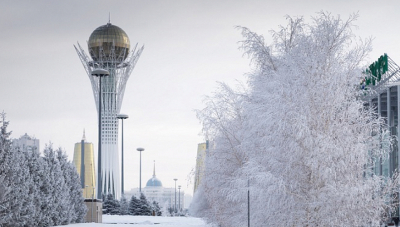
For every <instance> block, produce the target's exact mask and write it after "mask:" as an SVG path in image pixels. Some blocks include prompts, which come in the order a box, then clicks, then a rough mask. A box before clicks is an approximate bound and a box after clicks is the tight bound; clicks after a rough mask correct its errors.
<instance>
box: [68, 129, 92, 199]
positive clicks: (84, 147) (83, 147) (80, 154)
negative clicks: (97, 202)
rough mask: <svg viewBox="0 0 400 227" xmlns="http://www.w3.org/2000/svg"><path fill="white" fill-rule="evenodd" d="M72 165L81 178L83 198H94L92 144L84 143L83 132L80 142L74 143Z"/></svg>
mask: <svg viewBox="0 0 400 227" xmlns="http://www.w3.org/2000/svg"><path fill="white" fill-rule="evenodd" d="M82 159H83V160H84V161H83V162H82ZM73 163H74V165H75V168H76V170H77V171H78V173H79V176H80V178H81V186H82V190H83V197H84V198H85V199H90V198H96V190H95V187H96V174H95V162H94V149H93V143H90V142H86V137H85V132H83V137H82V140H81V142H79V143H75V148H74V160H73Z"/></svg>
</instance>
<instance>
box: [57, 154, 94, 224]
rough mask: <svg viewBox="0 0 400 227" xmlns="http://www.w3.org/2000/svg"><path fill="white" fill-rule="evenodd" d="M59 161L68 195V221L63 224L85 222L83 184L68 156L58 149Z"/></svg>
mask: <svg viewBox="0 0 400 227" xmlns="http://www.w3.org/2000/svg"><path fill="white" fill-rule="evenodd" d="M56 152H57V159H58V161H59V162H60V167H61V171H62V173H63V176H64V181H65V190H66V191H67V193H68V200H67V201H66V202H67V204H68V207H67V210H66V213H67V216H66V219H65V220H64V223H63V224H69V223H80V222H83V221H84V220H83V219H84V217H85V215H86V212H87V207H86V205H85V204H84V198H83V195H82V189H81V182H80V177H79V174H78V172H77V171H76V168H75V166H74V165H73V164H72V163H71V162H70V161H68V158H67V155H66V154H65V152H64V151H62V150H61V149H57V151H56Z"/></svg>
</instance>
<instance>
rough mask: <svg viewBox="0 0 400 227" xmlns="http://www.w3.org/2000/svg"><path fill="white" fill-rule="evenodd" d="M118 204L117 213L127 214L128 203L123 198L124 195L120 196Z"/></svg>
mask: <svg viewBox="0 0 400 227" xmlns="http://www.w3.org/2000/svg"><path fill="white" fill-rule="evenodd" d="M119 205H120V208H119V209H120V210H119V214H120V215H128V214H129V204H128V201H127V200H126V198H125V195H122V196H121V200H120V201H119Z"/></svg>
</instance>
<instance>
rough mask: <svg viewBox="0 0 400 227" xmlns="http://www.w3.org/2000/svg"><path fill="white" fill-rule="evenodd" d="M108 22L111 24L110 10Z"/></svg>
mask: <svg viewBox="0 0 400 227" xmlns="http://www.w3.org/2000/svg"><path fill="white" fill-rule="evenodd" d="M108 23H109V24H111V12H108Z"/></svg>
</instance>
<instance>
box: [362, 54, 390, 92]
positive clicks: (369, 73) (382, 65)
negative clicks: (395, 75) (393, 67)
mask: <svg viewBox="0 0 400 227" xmlns="http://www.w3.org/2000/svg"><path fill="white" fill-rule="evenodd" d="M387 71H388V56H387V54H384V55H381V56H380V57H379V59H378V60H377V61H375V62H374V63H372V64H371V65H370V66H369V67H368V68H367V69H366V70H365V72H364V74H366V76H365V86H368V85H371V84H372V85H373V86H375V84H376V83H377V82H379V81H381V79H382V75H383V74H385V73H386V72H387Z"/></svg>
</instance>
